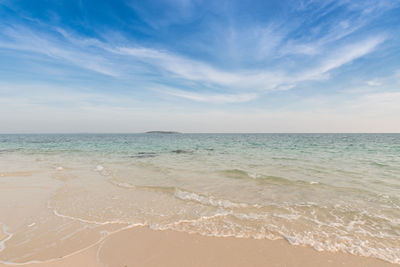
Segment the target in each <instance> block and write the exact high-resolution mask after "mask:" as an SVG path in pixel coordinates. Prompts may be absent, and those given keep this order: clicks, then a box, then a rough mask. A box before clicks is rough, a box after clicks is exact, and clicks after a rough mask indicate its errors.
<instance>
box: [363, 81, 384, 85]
mask: <svg viewBox="0 0 400 267" xmlns="http://www.w3.org/2000/svg"><path fill="white" fill-rule="evenodd" d="M366 84H368V85H369V86H380V85H381V83H380V82H378V81H375V80H371V81H367V82H366Z"/></svg>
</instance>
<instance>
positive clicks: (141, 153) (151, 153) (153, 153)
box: [138, 152, 157, 155]
mask: <svg viewBox="0 0 400 267" xmlns="http://www.w3.org/2000/svg"><path fill="white" fill-rule="evenodd" d="M138 155H157V153H155V152H138Z"/></svg>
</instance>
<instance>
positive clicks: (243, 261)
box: [0, 227, 399, 267]
mask: <svg viewBox="0 0 400 267" xmlns="http://www.w3.org/2000/svg"><path fill="white" fill-rule="evenodd" d="M0 266H10V265H1V264H0ZM23 266H32V267H49V266H171V267H172V266H352V267H357V266H360V267H361V266H399V265H396V264H390V263H387V262H384V261H382V260H378V259H374V258H367V257H358V256H354V255H350V254H345V253H332V252H318V251H316V250H314V249H312V248H309V247H301V246H292V245H290V244H288V242H286V241H285V240H275V241H271V240H255V239H240V238H233V237H206V236H200V235H197V234H188V233H183V232H176V231H170V230H166V231H155V230H151V229H149V228H148V227H138V228H132V229H128V230H123V231H120V232H117V233H115V234H113V235H110V236H109V237H107V238H106V239H105V240H104V241H103V242H101V243H99V244H96V245H94V246H92V247H90V248H88V249H85V250H83V251H81V252H79V253H76V254H73V255H71V256H67V257H64V258H60V259H56V260H52V261H50V262H47V263H34V264H27V265H23Z"/></svg>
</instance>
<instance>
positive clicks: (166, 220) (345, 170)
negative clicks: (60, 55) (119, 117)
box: [0, 134, 400, 263]
mask: <svg viewBox="0 0 400 267" xmlns="http://www.w3.org/2000/svg"><path fill="white" fill-rule="evenodd" d="M0 161H3V163H4V164H3V165H1V163H0V168H1V167H2V168H3V169H4V170H2V169H0V173H1V172H4V173H5V172H6V169H7V171H14V172H16V171H26V170H35V171H40V172H41V173H43V174H42V176H44V175H45V174H46V175H48V176H49V177H50V178H49V179H52V180H55V181H57V185H56V186H55V189H54V192H52V194H51V195H50V196H49V198H48V199H47V203H46V209H48V210H51V211H52V212H51V216H55V217H58V218H59V219H61V218H62V219H63V220H67V219H69V220H75V221H76V222H79V223H80V224H88V225H91V224H95V225H106V224H107V225H108V224H127V225H136V224H137V225H147V226H149V227H151V228H154V229H160V230H162V229H174V230H178V231H186V232H194V233H200V234H203V235H212V236H236V237H240V238H260V239H263V238H267V239H279V238H284V239H286V240H287V241H288V242H290V243H291V244H294V245H307V246H312V247H314V248H315V249H317V250H321V251H322V250H328V251H344V252H347V253H352V254H356V255H364V256H371V257H377V258H381V259H384V260H387V261H390V262H394V263H400V134H76V135H72V134H71V135H69V134H68V135H0ZM10 166H11V167H10ZM37 176H38V177H39V178H37V179H41V178H40V175H37ZM35 177H36V176H35ZM35 179H36V178H35ZM29 181H32V183H34V182H35V180H34V179H33V178H32V179H31V180H29ZM0 186H1V184H0ZM0 214H1V213H0ZM49 216H50V215H49ZM42 217H43V216H42ZM32 220H33V219H31V220H30V221H29V222H30V224H32V223H31V221H32ZM5 221H6V219H4V218H0V222H4V224H6V223H5ZM11 224H12V223H10V222H9V223H8V224H7V227H8V229H9V230H8V232H10V233H11V232H13V236H14V237H15V236H18V233H19V235H20V238H22V239H23V236H24V235H28V233H29V236H30V237H32V236H33V235H35V234H38V233H39V232H40V227H38V229H37V231H38V232H37V233H36V232H35V231H33V230H29V231H28V230H27V228H26V226H24V225H19V226H14V227H13V225H11ZM35 224H37V225H40V219H37V220H36V221H35ZM24 227H25V228H24ZM65 240H66V242H67V241H68V239H65ZM27 243H29V242H27ZM7 244H8V245H7ZM12 245H13V243H12V238H10V239H9V240H8V241H7V242H5V247H6V249H3V251H2V252H0V258H1V257H2V253H3V255H4V256H3V260H10V259H11V258H7V257H8V256H7V255H8V254H6V253H11V252H7V250H8V251H11V250H12ZM0 250H1V249H0ZM11 254H12V253H11ZM11 254H10V255H11ZM17 258H18V257H17V256H14V259H17ZM22 258H23V257H21V258H20V259H22Z"/></svg>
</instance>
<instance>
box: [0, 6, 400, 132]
mask: <svg viewBox="0 0 400 267" xmlns="http://www.w3.org/2000/svg"><path fill="white" fill-rule="evenodd" d="M150 130H174V131H181V132H209V133H211V132H221V133H223V132H233V133H235V132H400V1H399V0H376V1H370V0H363V1H358V0H348V1H347V0H334V1H330V0H323V1H317V0H311V1H294V0H293V1H284V0H279V1H272V0H270V1H266V0H260V1H258V0H253V1H250V0H249V1H243V0H241V1H235V0H230V1H224V0H218V1H201V0H153V1H143V0H141V1H132V0H124V1H117V0H113V1H106V0H96V1H94V0H58V1H54V0H35V1H31V0H0V133H76V132H79V133H81V132H104V133H128V132H143V131H150Z"/></svg>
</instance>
